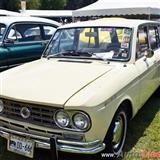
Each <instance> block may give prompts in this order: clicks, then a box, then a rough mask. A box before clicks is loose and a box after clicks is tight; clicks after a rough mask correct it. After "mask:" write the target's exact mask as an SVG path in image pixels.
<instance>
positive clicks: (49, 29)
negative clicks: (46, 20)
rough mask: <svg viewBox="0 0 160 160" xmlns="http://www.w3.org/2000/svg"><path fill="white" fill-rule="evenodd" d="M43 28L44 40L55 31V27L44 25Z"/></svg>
mask: <svg viewBox="0 0 160 160" xmlns="http://www.w3.org/2000/svg"><path fill="white" fill-rule="evenodd" d="M43 30H44V38H45V40H48V39H50V38H51V37H52V35H53V34H54V32H55V31H56V27H53V26H47V25H44V26H43Z"/></svg>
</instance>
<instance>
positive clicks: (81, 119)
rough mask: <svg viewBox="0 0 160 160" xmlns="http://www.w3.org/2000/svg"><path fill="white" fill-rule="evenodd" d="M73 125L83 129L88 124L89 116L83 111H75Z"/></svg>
mask: <svg viewBox="0 0 160 160" xmlns="http://www.w3.org/2000/svg"><path fill="white" fill-rule="evenodd" d="M73 122H74V126H75V127H76V128H78V129H80V130H85V129H87V128H88V127H89V125H90V120H89V117H88V116H87V115H86V114H83V113H76V114H75V115H74V116H73Z"/></svg>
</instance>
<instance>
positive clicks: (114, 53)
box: [46, 27, 132, 61]
mask: <svg viewBox="0 0 160 160" xmlns="http://www.w3.org/2000/svg"><path fill="white" fill-rule="evenodd" d="M131 35H132V29H131V28H119V27H87V28H71V29H68V28H67V29H60V30H57V32H56V33H55V34H54V36H53V38H52V41H51V42H50V44H49V45H48V49H47V50H46V55H47V57H56V56H62V57H63V56H67V57H70V56H77V57H80V58H85V57H87V58H99V59H102V60H121V61H126V60H128V59H129V57H130V43H131Z"/></svg>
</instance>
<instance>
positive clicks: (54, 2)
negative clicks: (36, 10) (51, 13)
mask: <svg viewBox="0 0 160 160" xmlns="http://www.w3.org/2000/svg"><path fill="white" fill-rule="evenodd" d="M40 4H41V6H40V9H48V10H56V9H63V8H64V6H65V4H66V0H40Z"/></svg>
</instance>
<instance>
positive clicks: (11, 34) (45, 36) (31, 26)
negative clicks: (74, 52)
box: [0, 16, 60, 71]
mask: <svg viewBox="0 0 160 160" xmlns="http://www.w3.org/2000/svg"><path fill="white" fill-rule="evenodd" d="M59 26H60V24H59V23H58V22H56V21H52V20H48V19H44V18H36V17H6V16H2V17H0V71H1V70H4V69H7V68H10V67H13V66H16V65H19V64H22V63H24V62H28V61H32V60H35V59H38V58H40V57H41V55H42V52H43V50H44V48H45V46H46V44H47V43H48V40H49V39H50V38H51V36H52V35H53V33H54V32H55V30H56V28H57V27H59Z"/></svg>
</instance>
